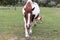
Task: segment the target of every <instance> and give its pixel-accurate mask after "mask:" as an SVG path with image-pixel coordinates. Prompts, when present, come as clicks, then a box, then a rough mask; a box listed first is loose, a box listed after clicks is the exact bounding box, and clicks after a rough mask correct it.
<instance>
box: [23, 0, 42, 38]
mask: <svg viewBox="0 0 60 40" xmlns="http://www.w3.org/2000/svg"><path fill="white" fill-rule="evenodd" d="M39 13H40V8H39V6H38V4H37V3H35V2H32V0H28V1H27V3H26V4H25V5H24V7H23V16H24V26H25V37H26V38H29V34H32V26H33V22H36V21H35V20H36V19H37V20H40V19H41V18H42V17H40V16H39Z"/></svg>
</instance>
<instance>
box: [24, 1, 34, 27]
mask: <svg viewBox="0 0 60 40" xmlns="http://www.w3.org/2000/svg"><path fill="white" fill-rule="evenodd" d="M24 10H25V13H24V16H25V20H26V27H27V28H29V27H30V26H31V23H32V22H33V19H34V15H33V14H32V11H33V10H34V8H33V9H32V5H31V3H30V2H28V3H27V4H26V8H25V9H24Z"/></svg>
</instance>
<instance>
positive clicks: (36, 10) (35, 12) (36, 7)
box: [32, 2, 40, 17]
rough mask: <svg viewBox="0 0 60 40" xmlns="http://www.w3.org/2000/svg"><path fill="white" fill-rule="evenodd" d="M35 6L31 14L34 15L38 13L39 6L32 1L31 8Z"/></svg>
mask: <svg viewBox="0 0 60 40" xmlns="http://www.w3.org/2000/svg"><path fill="white" fill-rule="evenodd" d="M34 7H35V9H34V10H33V14H34V15H35V17H36V16H37V15H38V14H39V13H40V8H39V6H38V4H37V3H35V2H34V4H33V5H32V8H34Z"/></svg>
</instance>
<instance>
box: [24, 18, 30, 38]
mask: <svg viewBox="0 0 60 40" xmlns="http://www.w3.org/2000/svg"><path fill="white" fill-rule="evenodd" d="M24 23H25V25H24V27H25V37H26V38H28V37H29V34H28V29H27V27H26V20H25V18H24Z"/></svg>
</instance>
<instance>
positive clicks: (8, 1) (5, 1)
mask: <svg viewBox="0 0 60 40" xmlns="http://www.w3.org/2000/svg"><path fill="white" fill-rule="evenodd" d="M26 1H27V0H0V5H3V6H7V5H13V6H14V5H17V4H19V5H24V4H25V3H26ZM33 1H35V2H37V3H38V4H39V6H45V7H47V6H49V7H55V6H57V5H58V4H59V5H58V6H60V0H33Z"/></svg>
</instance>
